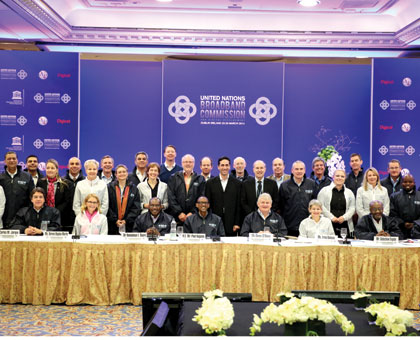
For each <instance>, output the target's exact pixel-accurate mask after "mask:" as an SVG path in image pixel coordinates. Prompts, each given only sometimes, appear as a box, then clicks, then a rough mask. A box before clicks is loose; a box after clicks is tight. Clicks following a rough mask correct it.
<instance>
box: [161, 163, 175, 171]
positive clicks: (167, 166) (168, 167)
mask: <svg viewBox="0 0 420 340" xmlns="http://www.w3.org/2000/svg"><path fill="white" fill-rule="evenodd" d="M163 164H165V168H166V169H168V171H171V170H172V169H173V168H175V166H176V163H175V162H174V165H172V166H169V165H168V163H166V162H165V163H163Z"/></svg>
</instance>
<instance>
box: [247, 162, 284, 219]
mask: <svg viewBox="0 0 420 340" xmlns="http://www.w3.org/2000/svg"><path fill="white" fill-rule="evenodd" d="M253 171H254V175H255V178H254V177H250V178H248V179H247V180H246V181H245V182H243V183H242V192H241V205H242V210H243V213H244V216H246V215H248V214H250V213H251V212H253V211H255V210H257V199H258V197H259V196H260V195H261V194H262V193H263V192H266V193H268V194H270V196H271V198H272V200H273V206H272V210H273V211H277V210H278V189H277V184H276V182H275V181H273V180H271V179H268V178H264V175H265V171H266V166H265V163H264V162H263V161H261V160H257V161H255V162H254V166H253Z"/></svg>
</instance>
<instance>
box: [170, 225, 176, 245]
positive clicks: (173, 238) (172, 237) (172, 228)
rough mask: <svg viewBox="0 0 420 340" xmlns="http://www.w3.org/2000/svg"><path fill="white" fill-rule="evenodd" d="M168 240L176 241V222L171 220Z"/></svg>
mask: <svg viewBox="0 0 420 340" xmlns="http://www.w3.org/2000/svg"><path fill="white" fill-rule="evenodd" d="M169 236H170V240H171V241H176V222H175V220H172V222H171V233H170V235H169Z"/></svg>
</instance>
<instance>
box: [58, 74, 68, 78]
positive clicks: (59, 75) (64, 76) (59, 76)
mask: <svg viewBox="0 0 420 340" xmlns="http://www.w3.org/2000/svg"><path fill="white" fill-rule="evenodd" d="M57 77H58V78H70V77H71V74H70V73H57Z"/></svg>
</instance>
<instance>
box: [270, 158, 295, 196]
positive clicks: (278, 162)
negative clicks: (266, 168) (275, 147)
mask: <svg viewBox="0 0 420 340" xmlns="http://www.w3.org/2000/svg"><path fill="white" fill-rule="evenodd" d="M268 178H269V179H272V180H273V181H276V183H277V188H278V189H280V185H281V184H282V183H283V182H284V181H287V180H288V179H290V175H288V174H285V173H284V161H283V160H282V159H281V158H279V157H276V158H274V159H273V174H272V175H271V176H268Z"/></svg>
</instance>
